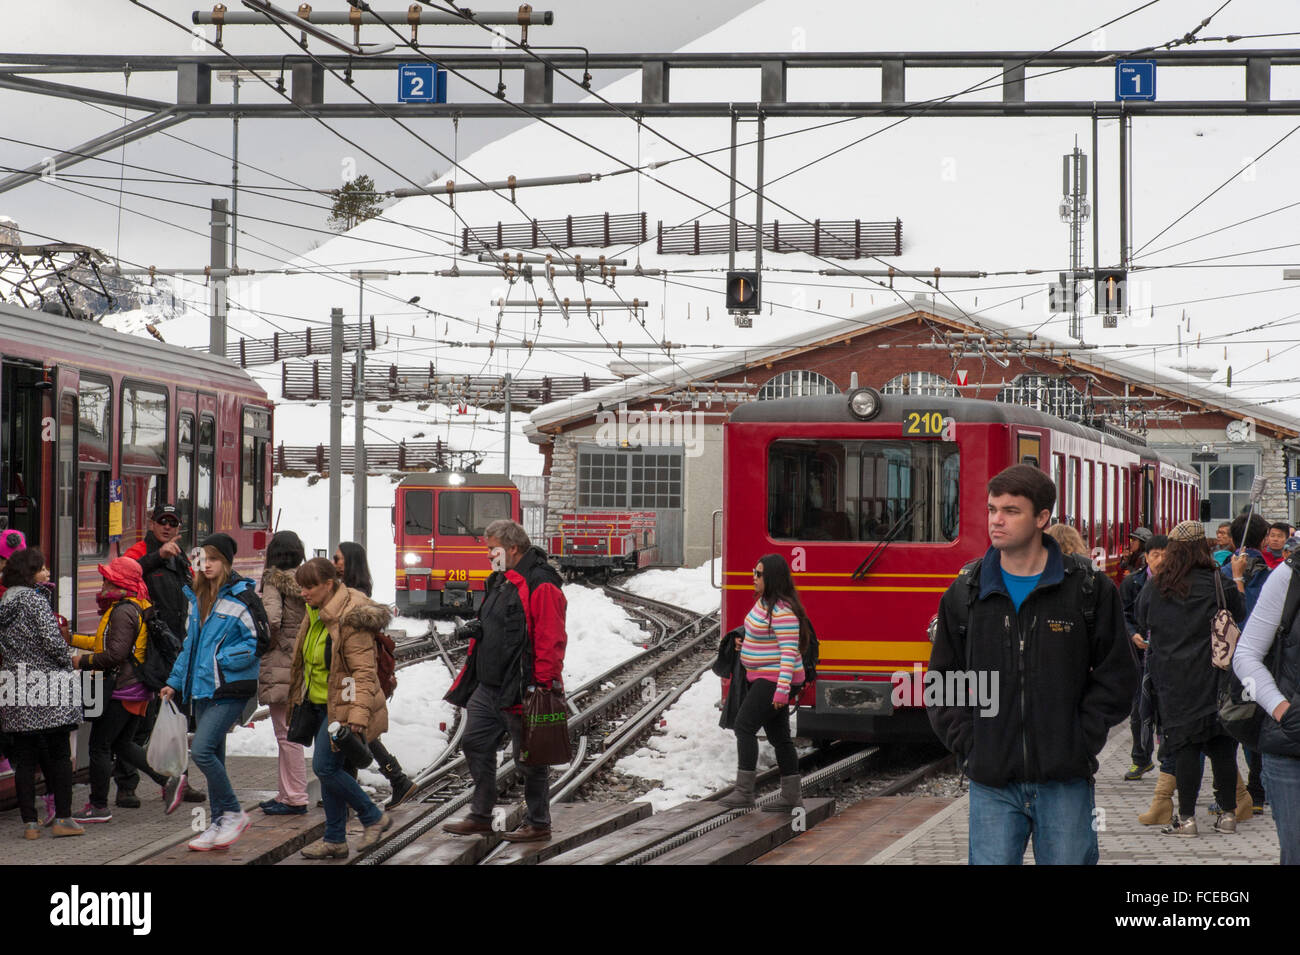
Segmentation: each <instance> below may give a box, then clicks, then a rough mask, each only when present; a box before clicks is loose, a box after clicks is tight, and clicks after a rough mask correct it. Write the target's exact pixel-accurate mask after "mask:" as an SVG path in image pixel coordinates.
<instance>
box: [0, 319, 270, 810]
mask: <svg viewBox="0 0 1300 955" xmlns="http://www.w3.org/2000/svg"><path fill="white" fill-rule="evenodd" d="M272 410H273V405H272V403H271V401H270V399H269V398H268V397H267V395H266V392H265V391H264V390H263V389H262V388H261V387H259V386H258V385H257V383H256V382H254V381H253V379H252V378H250V377H249V376H248V374H247V373H246V372H245V371H243V370H242V369H241V368H239V367H238V366H237V365H234V364H233V363H231V362H229V361H226V360H225V359H224V358H219V357H216V356H214V355H211V354H208V353H207V352H202V351H196V350H192V349H189V348H182V347H180V346H177V345H167V344H163V343H161V342H157V341H153V340H151V339H148V338H141V337H137V336H134V335H126V334H122V333H119V332H115V331H112V330H110V329H106V328H103V327H101V326H99V325H97V324H95V323H93V322H86V321H77V320H74V319H70V318H64V317H61V316H58V315H51V314H48V313H45V312H35V311H31V310H28V309H24V308H18V307H16V306H11V305H6V304H0V491H3V497H2V498H0V527H4V528H16V529H18V530H20V531H22V532H23V533H24V534H25V535H26V537H27V540H28V543H29V544H31V545H32V546H36V547H39V548H40V549H41V550H42V551H43V552H44V554H45V556H46V560H47V562H48V564H49V568H50V577H51V580H52V581H53V582H54V584H55V588H56V594H57V597H58V606H59V612H60V613H61V614H63V616H65V617H67V618H68V620H69V622H70V623H71V625H72V627H73V628H74V629H75V630H79V631H81V632H86V631H88V630H89V631H91V632H93V629H94V627H95V624H96V622H97V620H98V618H99V613H98V611H97V609H96V607H95V594H96V593H97V592H98V590H99V587H100V583H101V580H100V576H99V572H98V569H97V568H98V565H99V564H101V563H105V562H107V561H108V560H109V559H111V558H112V557H116V556H118V555H120V554H123V553H125V552H126V550H127V548H129V547H130V546H131V545H132V544H134V543H135V542H136V541H138V540H140V539H141V538H142V537H143V536H144V534H145V531H146V521H147V519H148V516H149V514H150V512H151V511H152V510H153V507H154V505H155V504H156V503H158V502H159V501H175V502H176V503H177V505H178V507H179V510H180V512H181V516H182V522H183V528H182V531H181V542H182V544H183V545H184V546H185V547H186V548H192V547H193V546H194V545H195V544H196V543H197V542H198V541H199V540H202V539H203V538H204V537H206V536H207V535H208V534H211V533H214V532H216V531H221V532H223V533H226V534H229V535H230V536H231V537H233V538H234V539H235V541H236V542H237V544H238V546H239V553H238V555H237V556H236V558H235V569H236V570H237V571H238V572H239V573H241V574H244V575H245V576H249V577H253V578H254V579H257V578H258V577H260V576H261V572H262V567H263V565H264V563H265V557H266V540H267V533H268V531H269V529H270V514H271V464H272V461H271V453H270V449H271V447H272V444H271V417H272ZM119 522H120V523H119ZM79 735H81V736H83V737H84V736H85V734H79ZM82 744H83V745H82V749H83V753H82V755H83V756H84V739H83V740H82ZM2 782H3V781H2V780H0V783H2ZM0 798H3V785H0Z"/></svg>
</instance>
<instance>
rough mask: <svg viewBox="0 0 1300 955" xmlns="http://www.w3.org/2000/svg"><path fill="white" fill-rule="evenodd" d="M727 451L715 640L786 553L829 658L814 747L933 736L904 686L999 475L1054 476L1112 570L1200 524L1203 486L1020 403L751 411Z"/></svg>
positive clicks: (818, 689) (979, 544) (1135, 445)
mask: <svg viewBox="0 0 1300 955" xmlns="http://www.w3.org/2000/svg"><path fill="white" fill-rule="evenodd" d="M723 444H724V449H723V457H724V464H723V482H724V498H723V499H724V502H725V512H724V528H723V550H722V557H723V561H722V566H723V584H722V586H723V600H722V612H723V630H724V632H725V631H726V630H727V629H730V628H732V627H735V626H739V625H740V624H741V623H742V622H743V620H744V617H745V614H746V613H747V612H748V611H749V609H750V607H751V606H752V605H753V601H754V597H753V578H752V576H751V570H752V568H753V566H754V562H755V561H756V560H757V559H758V558H759V557H760V556H761V555H763V554H765V553H773V552H774V553H779V554H782V555H783V556H784V557H785V558H786V560H787V561H788V562H789V563H790V566H791V570H792V571H793V573H794V578H795V582H796V585H797V586H798V588H799V592H800V595H801V597H802V599H803V602H804V605H805V606H806V608H807V610H808V613H809V615H810V616H811V618H812V619H813V621H814V624H815V625H816V627H817V633H818V637H819V640H820V644H821V660H820V663H819V665H818V668H817V669H818V679H817V681H816V685H815V686H811V687H808V688H807V689H806V690H805V691H804V695H803V698H802V700H801V702H802V703H803V704H804V705H803V706H801V707H800V709H799V718H798V719H799V722H798V732H799V735H801V736H806V737H810V738H813V739H858V740H887V739H895V738H908V737H916V736H923V735H926V734H929V733H930V729H929V724H928V721H927V720H926V718H925V713H924V711H923V709H921V707H920V706H919V705H915V706H914V705H912V703H913V697H912V694H911V693H910V692H907V691H906V690H907V688H908V687H910V686H911V683H912V681H913V679H914V678H915V676H916V675H917V674H920V673H923V672H924V668H925V665H926V663H927V662H928V660H929V656H930V642H929V639H928V635H927V627H928V624H929V622H930V620H931V619H932V618H933V616H934V614H935V612H936V610H937V608H938V603H939V597H940V596H941V595H942V594H943V592H944V590H946V589H947V587H948V585H949V584H950V583H951V582H952V581H953V579H954V578H955V577H956V575H957V571H958V570H960V568H961V567H962V565H964V564H965V563H967V562H968V561H970V560H973V559H975V558H977V557H980V556H982V555H983V554H984V552H985V551H986V550H987V549H988V546H989V539H988V533H987V522H986V501H987V491H986V485H987V483H988V481H989V479H990V478H991V477H992V476H993V475H994V474H996V473H997V472H999V471H1001V470H1002V469H1003V468H1005V467H1008V466H1009V465H1012V464H1016V463H1022V462H1023V463H1029V464H1033V465H1034V466H1036V467H1039V468H1042V469H1043V470H1044V471H1046V472H1047V473H1048V474H1049V475H1051V476H1052V478H1053V480H1054V481H1055V483H1056V485H1057V492H1058V494H1057V505H1056V512H1055V514H1054V518H1055V519H1056V520H1059V521H1062V522H1065V523H1069V524H1072V525H1073V526H1074V527H1075V528H1077V529H1078V530H1079V532H1080V533H1081V534H1082V536H1083V539H1084V541H1085V542H1087V544H1088V546H1089V548H1091V549H1092V553H1093V557H1094V559H1095V560H1097V561H1098V562H1099V565H1100V564H1102V563H1104V564H1105V566H1106V567H1107V568H1108V569H1110V570H1113V569H1114V568H1115V567H1116V566H1117V565H1118V561H1119V557H1120V555H1121V553H1122V552H1123V549H1124V546H1125V543H1126V541H1127V538H1128V533H1129V531H1130V530H1131V529H1132V528H1134V527H1138V526H1147V527H1150V528H1152V529H1153V530H1155V531H1156V532H1157V533H1159V532H1164V531H1167V530H1168V529H1170V528H1171V527H1172V526H1173V525H1174V524H1175V523H1177V522H1178V521H1180V520H1184V519H1188V518H1195V517H1196V516H1197V515H1198V513H1199V489H1198V486H1197V478H1196V476H1195V475H1194V474H1192V473H1190V472H1188V471H1185V470H1183V469H1181V468H1179V467H1178V466H1177V465H1176V464H1174V463H1173V462H1171V461H1169V460H1167V459H1164V458H1161V457H1160V456H1158V455H1156V454H1155V453H1154V452H1152V451H1151V450H1150V449H1148V448H1146V447H1145V446H1144V445H1142V444H1141V443H1139V440H1138V439H1134V438H1133V437H1131V436H1128V435H1124V434H1122V433H1120V432H1118V431H1108V430H1099V429H1097V428H1092V427H1087V426H1085V425H1082V424H1076V423H1073V422H1068V421H1064V420H1062V419H1060V418H1056V417H1053V416H1051V415H1047V414H1044V413H1042V412H1040V411H1037V410H1035V409H1032V408H1027V407H1024V406H1020V405H1011V404H1000V403H995V402H991V401H976V400H970V399H960V398H932V397H919V396H906V395H899V396H881V395H879V394H878V393H876V392H875V391H873V390H872V389H868V388H863V389H858V390H857V391H854V392H852V393H851V394H848V395H829V396H818V397H808V398H790V399H782V400H776V401H759V402H754V403H753V404H749V405H745V406H743V407H741V408H738V409H737V410H736V411H735V412H734V413H733V414H732V416H731V419H730V421H729V422H728V423H727V424H726V426H725V428H724V438H723ZM759 461H761V462H763V465H762V466H761V467H760V468H758V469H757V470H758V473H759V474H760V475H761V476H760V477H759V478H758V479H757V480H755V473H756V468H755V462H759ZM895 687H899V688H900V691H899V692H897V693H896V692H895ZM918 695H919V694H918Z"/></svg>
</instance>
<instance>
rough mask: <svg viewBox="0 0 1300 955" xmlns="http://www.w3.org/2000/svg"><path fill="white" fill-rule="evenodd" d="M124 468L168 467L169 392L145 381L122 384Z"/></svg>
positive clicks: (164, 468) (122, 464)
mask: <svg viewBox="0 0 1300 955" xmlns="http://www.w3.org/2000/svg"><path fill="white" fill-rule="evenodd" d="M121 466H122V467H123V468H161V469H163V470H166V469H167V392H166V390H165V389H162V388H156V387H150V386H146V385H132V384H124V385H123V386H122V462H121Z"/></svg>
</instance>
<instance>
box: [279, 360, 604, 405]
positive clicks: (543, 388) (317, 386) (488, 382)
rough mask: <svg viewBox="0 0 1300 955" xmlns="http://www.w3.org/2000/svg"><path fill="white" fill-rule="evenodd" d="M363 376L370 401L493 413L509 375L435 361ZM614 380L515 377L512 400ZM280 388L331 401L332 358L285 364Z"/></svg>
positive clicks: (547, 397)
mask: <svg viewBox="0 0 1300 955" xmlns="http://www.w3.org/2000/svg"><path fill="white" fill-rule="evenodd" d="M365 378H366V382H365V398H366V399H367V400H376V401H384V400H390V401H438V402H441V403H444V404H453V405H454V404H462V403H463V404H465V405H473V406H474V407H476V408H486V409H489V410H493V411H497V410H500V409H501V408H503V407H505V393H506V388H505V378H503V377H501V376H498V375H447V374H442V375H440V374H438V372H437V370H436V369H435V368H434V366H433V365H432V363H431V364H429V365H428V366H427V367H426V366H408V367H401V366H398V365H384V364H379V363H376V362H369V363H367V364H366V369H365ZM616 380H617V379H615V378H591V377H589V376H587V375H581V376H559V377H549V376H547V377H541V378H519V379H511V381H510V403H511V406H512V407H514V408H518V409H520V410H532V409H534V408H539V407H541V406H542V405H544V404H549V403H550V402H552V401H558V400H560V399H561V398H570V397H572V396H574V395H578V394H582V393H583V392H584V391H591V390H592V389H593V388H600V387H602V386H604V385H610V384H613V383H614V382H615V381H616ZM280 388H281V393H282V394H283V395H284V397H285V398H286V399H290V400H300V401H327V400H329V397H330V366H329V362H320V361H313V362H310V363H302V362H294V363H290V362H285V363H284V364H283V365H282V366H281V368H280ZM355 393H356V366H355V364H354V363H351V362H344V364H343V397H344V399H346V400H350V399H351V398H352V397H353V396H354V395H355Z"/></svg>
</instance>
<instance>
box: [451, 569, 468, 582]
mask: <svg viewBox="0 0 1300 955" xmlns="http://www.w3.org/2000/svg"><path fill="white" fill-rule="evenodd" d="M447 579H448V580H469V571H467V570H465V569H464V568H463V567H462V568H460V569H454V568H453V569H452V570H449V571H447Z"/></svg>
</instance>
